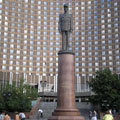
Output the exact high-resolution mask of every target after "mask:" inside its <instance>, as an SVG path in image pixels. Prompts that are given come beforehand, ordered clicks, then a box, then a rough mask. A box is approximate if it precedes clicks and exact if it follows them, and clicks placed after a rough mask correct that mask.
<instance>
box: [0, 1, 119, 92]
mask: <svg viewBox="0 0 120 120" xmlns="http://www.w3.org/2000/svg"><path fill="white" fill-rule="evenodd" d="M64 3H68V4H69V12H70V13H72V14H73V18H74V19H73V20H74V31H73V33H72V34H71V36H70V39H69V49H70V50H73V51H74V52H75V76H76V90H77V91H78V92H79V91H87V90H89V87H88V84H87V81H89V80H90V79H91V77H92V76H93V75H94V74H95V72H96V71H97V70H102V69H104V68H110V69H111V70H112V71H113V72H116V73H118V74H120V34H119V32H120V1H119V0H0V72H1V74H0V75H1V76H2V77H0V78H1V79H0V80H1V83H2V84H5V81H9V82H10V83H11V82H12V80H14V81H16V83H18V82H19V80H20V77H21V76H22V77H24V78H25V83H29V84H30V85H36V84H39V86H40V88H39V89H40V90H41V89H42V87H41V84H42V83H41V82H40V81H42V80H43V81H47V84H48V86H49V87H50V88H51V86H52V84H53V86H54V88H53V89H54V91H56V88H57V87H55V86H56V83H57V82H56V81H57V75H58V73H57V72H58V54H57V53H58V51H59V50H60V49H61V35H60V34H59V32H58V20H59V14H60V13H63V5H64ZM6 75H7V76H9V77H6ZM40 83H41V84H40ZM43 83H44V82H43ZM50 84H51V85H50Z"/></svg>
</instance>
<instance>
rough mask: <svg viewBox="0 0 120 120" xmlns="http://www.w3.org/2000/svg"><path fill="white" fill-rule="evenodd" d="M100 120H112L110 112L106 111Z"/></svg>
mask: <svg viewBox="0 0 120 120" xmlns="http://www.w3.org/2000/svg"><path fill="white" fill-rule="evenodd" d="M102 120H114V118H113V116H112V114H111V113H110V111H107V112H106V114H105V115H104V116H103V119H102Z"/></svg>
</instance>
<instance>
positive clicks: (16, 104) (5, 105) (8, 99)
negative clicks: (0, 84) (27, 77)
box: [0, 78, 37, 112]
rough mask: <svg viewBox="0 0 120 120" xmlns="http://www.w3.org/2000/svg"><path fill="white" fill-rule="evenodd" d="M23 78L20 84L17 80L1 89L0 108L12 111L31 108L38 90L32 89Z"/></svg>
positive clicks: (24, 110)
mask: <svg viewBox="0 0 120 120" xmlns="http://www.w3.org/2000/svg"><path fill="white" fill-rule="evenodd" d="M23 81H24V79H23V78H21V80H20V84H19V86H17V87H16V84H15V82H13V83H12V85H10V84H9V83H8V84H7V85H6V86H5V87H4V88H3V89H2V90H1V91H0V110H1V111H2V110H6V111H10V112H15V111H18V112H20V111H23V112H27V111H30V110H31V107H32V104H31V100H34V99H36V98H37V90H36V89H31V86H29V85H26V84H24V82H23Z"/></svg>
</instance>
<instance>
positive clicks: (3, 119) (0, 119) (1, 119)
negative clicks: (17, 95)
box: [0, 112, 26, 120]
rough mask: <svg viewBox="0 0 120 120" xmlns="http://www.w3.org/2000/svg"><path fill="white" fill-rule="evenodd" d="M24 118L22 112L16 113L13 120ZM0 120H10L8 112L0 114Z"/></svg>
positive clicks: (22, 119)
mask: <svg viewBox="0 0 120 120" xmlns="http://www.w3.org/2000/svg"><path fill="white" fill-rule="evenodd" d="M25 118H26V116H25V114H24V113H23V112H20V113H18V112H16V114H15V120H25ZM0 120H12V118H11V116H10V115H9V113H8V112H1V113H0Z"/></svg>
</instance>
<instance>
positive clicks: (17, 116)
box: [15, 112, 20, 120]
mask: <svg viewBox="0 0 120 120" xmlns="http://www.w3.org/2000/svg"><path fill="white" fill-rule="evenodd" d="M15 120H20V116H19V114H18V112H16V113H15Z"/></svg>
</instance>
